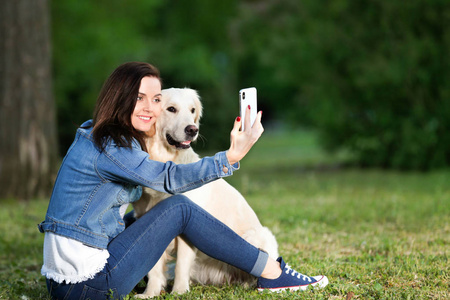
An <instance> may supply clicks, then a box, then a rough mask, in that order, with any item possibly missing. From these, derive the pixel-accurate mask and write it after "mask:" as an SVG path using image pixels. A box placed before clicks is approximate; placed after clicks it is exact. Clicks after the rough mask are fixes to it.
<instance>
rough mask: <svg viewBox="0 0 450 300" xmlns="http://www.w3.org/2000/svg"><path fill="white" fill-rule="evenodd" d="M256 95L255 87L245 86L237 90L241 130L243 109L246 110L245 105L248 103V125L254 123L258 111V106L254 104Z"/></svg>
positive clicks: (243, 118) (243, 119) (242, 129)
mask: <svg viewBox="0 0 450 300" xmlns="http://www.w3.org/2000/svg"><path fill="white" fill-rule="evenodd" d="M256 99H257V97H256V88H254V87H251V88H245V89H242V90H240V91H239V104H240V106H239V107H240V111H241V122H242V123H241V124H242V126H241V131H244V124H245V122H244V121H245V111H246V110H247V107H248V106H249V105H250V125H251V126H253V123H255V120H256V115H257V112H258V108H257V106H256V102H257V100H256Z"/></svg>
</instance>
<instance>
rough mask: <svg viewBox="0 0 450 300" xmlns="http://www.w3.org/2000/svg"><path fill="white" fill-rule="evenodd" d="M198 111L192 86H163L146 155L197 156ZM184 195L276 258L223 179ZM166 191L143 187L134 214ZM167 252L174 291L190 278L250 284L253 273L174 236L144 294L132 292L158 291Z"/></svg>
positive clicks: (265, 232)
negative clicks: (172, 266)
mask: <svg viewBox="0 0 450 300" xmlns="http://www.w3.org/2000/svg"><path fill="white" fill-rule="evenodd" d="M201 116H202V105H201V102H200V99H199V96H198V94H197V92H196V91H195V90H192V89H188V88H184V89H176V88H171V89H165V90H163V91H162V111H161V114H160V116H159V117H158V120H157V122H156V125H155V126H156V134H155V135H154V136H152V137H148V138H147V140H146V145H147V149H148V152H149V154H150V157H151V158H152V159H153V160H157V161H162V162H166V161H173V162H175V163H178V164H185V163H191V162H195V161H198V160H199V159H200V158H199V156H198V155H197V154H196V153H195V152H194V150H193V149H192V148H191V145H190V144H191V142H193V141H195V140H196V139H197V137H198V134H199V133H198V132H199V121H200V118H201ZM184 194H185V195H186V196H187V197H188V198H189V199H191V200H192V201H193V202H195V203H197V204H198V205H199V206H201V207H202V208H204V209H205V210H206V211H208V212H209V213H211V214H212V215H213V216H214V217H216V218H217V219H219V220H220V221H222V222H223V223H225V224H226V225H227V226H229V227H230V228H231V229H233V230H234V231H235V232H236V233H237V234H239V235H240V236H241V237H243V238H244V239H245V240H247V241H248V242H249V243H251V244H253V245H254V246H256V247H258V248H260V249H264V250H265V251H267V252H268V253H269V255H270V256H271V257H273V258H277V257H278V244H277V241H276V239H275V237H274V236H273V234H272V233H271V231H270V230H269V229H268V228H266V227H263V226H262V225H261V223H260V221H259V220H258V217H257V216H256V214H255V212H254V211H253V210H252V209H251V207H250V206H249V205H248V203H247V201H246V200H245V199H244V197H243V196H242V195H241V194H240V193H239V192H238V191H237V190H236V189H235V188H233V187H232V186H231V185H230V184H228V183H227V182H226V181H225V180H223V179H219V180H216V181H214V182H211V183H209V184H206V185H204V186H202V187H200V188H197V189H195V190H192V191H189V192H187V193H184ZM169 196H170V195H169V194H165V193H161V192H157V191H154V190H151V189H147V188H146V189H144V193H143V196H142V198H141V199H140V200H139V201H137V202H136V203H134V204H133V207H134V211H135V215H136V217H140V216H142V215H143V214H144V213H145V212H147V211H148V210H150V209H151V208H152V207H153V206H155V205H156V204H157V203H158V202H160V201H162V200H163V199H165V198H167V197H169ZM173 252H176V263H175V277H174V285H173V289H172V292H174V293H178V294H182V293H185V292H187V291H189V284H190V282H191V281H192V282H193V283H198V284H213V285H221V284H225V283H227V284H232V283H240V284H246V285H248V286H252V285H254V284H255V283H256V280H255V278H254V277H253V276H251V275H249V274H247V273H245V272H243V271H241V270H239V269H237V268H235V267H232V266H230V265H228V264H226V263H223V262H220V261H218V260H216V259H213V258H211V257H209V256H207V255H205V254H204V253H202V252H200V251H198V250H197V249H196V248H195V247H193V246H192V245H191V244H189V243H188V242H186V241H184V240H183V239H182V238H181V237H177V238H176V239H175V240H174V241H173V242H172V243H171V244H170V246H169V247H168V248H167V250H166V251H165V253H164V254H163V255H162V257H161V258H160V260H159V261H158V262H157V264H156V265H155V266H154V267H153V269H152V270H151V271H150V272H149V274H148V277H149V281H148V284H147V288H146V290H145V292H144V294H141V295H138V297H139V298H148V297H154V296H158V295H160V293H161V291H162V290H163V289H164V287H165V286H166V283H167V280H168V273H167V263H168V262H169V260H171V258H172V257H171V254H173Z"/></svg>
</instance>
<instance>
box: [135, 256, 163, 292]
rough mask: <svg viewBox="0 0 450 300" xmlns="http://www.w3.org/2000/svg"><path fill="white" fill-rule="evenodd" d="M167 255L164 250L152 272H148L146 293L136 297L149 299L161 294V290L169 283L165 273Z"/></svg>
mask: <svg viewBox="0 0 450 300" xmlns="http://www.w3.org/2000/svg"><path fill="white" fill-rule="evenodd" d="M167 257H168V254H166V252H164V253H163V255H162V256H161V258H160V259H159V260H158V262H157V263H156V264H155V265H154V266H153V268H152V269H151V270H150V272H148V283H147V287H146V288H145V291H144V293H143V294H138V295H136V296H135V297H136V298H140V299H147V298H151V297H156V296H159V295H160V294H161V291H162V290H163V289H164V288H165V286H166V283H167V278H166V274H165V273H166V272H165V271H166V270H165V268H166V260H167Z"/></svg>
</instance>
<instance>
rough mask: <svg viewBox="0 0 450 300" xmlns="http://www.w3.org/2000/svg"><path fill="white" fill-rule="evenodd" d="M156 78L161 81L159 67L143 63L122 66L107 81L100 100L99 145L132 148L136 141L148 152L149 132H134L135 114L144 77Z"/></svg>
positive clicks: (96, 121) (95, 133) (96, 120)
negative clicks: (133, 114) (133, 141)
mask: <svg viewBox="0 0 450 300" xmlns="http://www.w3.org/2000/svg"><path fill="white" fill-rule="evenodd" d="M146 76H149V77H156V78H158V80H160V81H161V78H160V74H159V71H158V69H157V68H155V67H154V66H152V65H150V64H148V63H142V62H128V63H125V64H123V65H120V66H119V67H118V68H117V69H116V70H114V72H113V73H112V74H111V75H110V76H109V78H108V79H107V80H106V81H105V83H104V85H103V88H102V90H101V91H100V94H99V96H98V98H97V104H96V106H95V111H94V120H93V127H94V128H93V130H92V135H93V138H94V142H95V144H96V145H97V146H98V147H99V148H100V149H101V150H103V149H104V147H105V145H106V143H108V142H109V141H110V139H112V140H113V141H114V142H115V143H116V144H117V145H118V146H121V147H128V148H131V145H132V140H133V138H134V139H136V140H137V141H138V142H139V144H140V145H141V147H142V149H143V150H147V149H146V146H145V142H144V136H145V133H143V132H139V131H137V130H136V129H134V127H133V125H132V124H131V115H132V113H133V111H134V107H135V106H136V100H137V97H138V93H139V87H140V85H141V80H142V78H144V77H146Z"/></svg>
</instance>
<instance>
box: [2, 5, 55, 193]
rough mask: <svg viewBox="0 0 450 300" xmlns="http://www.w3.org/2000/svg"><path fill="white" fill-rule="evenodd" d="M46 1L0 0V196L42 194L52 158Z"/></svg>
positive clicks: (52, 112) (52, 109) (52, 167)
mask: <svg viewBox="0 0 450 300" xmlns="http://www.w3.org/2000/svg"><path fill="white" fill-rule="evenodd" d="M50 43H51V42H50V11H49V3H48V1H47V0H4V1H0V199H4V198H17V199H26V200H28V199H32V198H35V197H43V196H47V195H48V194H49V193H50V191H51V186H52V184H53V181H54V177H55V167H56V163H57V147H56V123H55V104H54V100H53V96H52V83H51V53H50V52H51V51H50Z"/></svg>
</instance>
